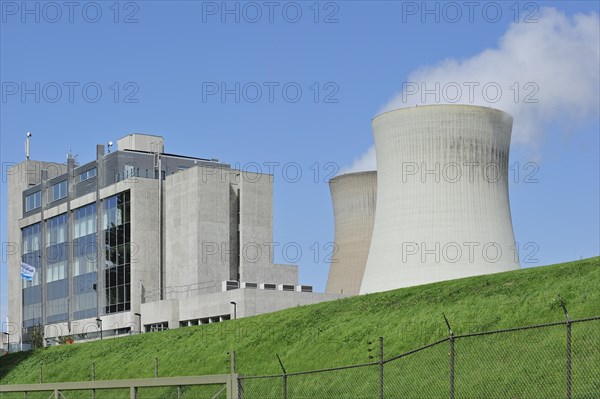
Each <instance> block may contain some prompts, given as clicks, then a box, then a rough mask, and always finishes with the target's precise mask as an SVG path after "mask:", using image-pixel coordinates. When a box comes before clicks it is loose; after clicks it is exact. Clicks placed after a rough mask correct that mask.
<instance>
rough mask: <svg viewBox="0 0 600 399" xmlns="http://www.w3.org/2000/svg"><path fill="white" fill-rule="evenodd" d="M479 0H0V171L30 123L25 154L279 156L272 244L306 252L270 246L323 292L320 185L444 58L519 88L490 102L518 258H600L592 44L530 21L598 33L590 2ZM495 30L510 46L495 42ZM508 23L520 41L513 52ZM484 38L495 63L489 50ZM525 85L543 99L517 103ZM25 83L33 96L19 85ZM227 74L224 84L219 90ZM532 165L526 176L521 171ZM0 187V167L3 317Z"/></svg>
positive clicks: (18, 154)
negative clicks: (138, 136)
mask: <svg viewBox="0 0 600 399" xmlns="http://www.w3.org/2000/svg"><path fill="white" fill-rule="evenodd" d="M475 3H476V6H475V8H474V9H473V10H472V11H473V12H472V14H471V15H469V14H470V13H469V9H468V8H467V6H466V5H465V2H455V3H453V4H455V5H458V9H459V11H460V15H459V14H457V13H456V12H457V9H456V8H454V9H453V8H448V6H445V4H446V3H443V2H429V3H427V7H430V9H431V10H436V7H437V10H439V11H438V14H437V15H436V14H435V11H434V14H431V13H427V10H424V9H421V7H423V6H422V4H423V3H422V2H366V1H347V2H346V1H344V2H319V3H315V2H312V1H310V2H273V3H269V4H272V5H271V6H269V5H265V4H266V3H264V2H255V3H253V2H250V3H247V2H245V3H239V2H227V3H226V5H224V3H222V2H200V1H197V2H195V1H169V2H166V1H138V2H118V3H115V2H114V1H110V2H103V1H99V2H74V3H73V4H74V5H73V8H72V9H69V8H68V7H67V6H65V5H64V3H63V2H56V3H52V2H50V3H47V2H46V3H41V2H35V1H29V2H24V3H23V2H20V1H19V2H11V1H1V2H0V5H1V10H2V20H1V24H0V81H1V82H2V98H1V100H0V106H1V110H0V144H1V146H0V147H1V148H0V157H1V162H2V164H3V174H4V171H5V167H4V165H7V164H10V163H13V162H20V161H21V160H23V159H24V155H23V141H24V137H25V133H26V132H27V131H31V132H32V133H33V140H32V150H31V154H32V158H33V159H37V160H47V161H55V162H64V161H65V157H66V154H67V153H68V152H69V150H72V152H73V153H75V154H77V155H78V160H79V161H80V162H81V163H85V162H87V161H89V160H92V159H93V157H94V154H95V144H97V143H107V142H108V141H109V140H113V141H116V139H118V138H119V137H121V136H123V135H126V134H129V133H132V132H143V133H150V134H157V135H162V136H164V138H165V144H166V146H165V148H166V151H167V152H170V153H179V154H185V155H192V156H199V157H207V158H218V159H220V160H222V161H224V162H227V163H230V164H232V165H234V166H235V165H238V166H241V167H242V168H246V169H248V170H253V169H252V168H253V166H252V165H254V163H258V164H259V165H261V167H262V168H263V171H264V172H267V167H268V166H267V165H269V163H272V162H276V163H279V164H278V166H276V167H275V173H274V175H275V183H274V241H275V242H278V243H280V246H279V248H282V247H283V246H284V245H285V244H287V243H297V247H299V248H301V249H302V254H301V256H300V257H299V259H296V258H298V256H296V255H295V254H294V253H293V251H290V252H289V253H288V254H287V255H286V254H285V253H283V252H282V251H281V250H277V249H276V251H275V260H276V261H277V262H280V263H287V262H288V261H290V260H291V261H295V263H297V264H298V265H299V266H300V280H301V283H303V284H312V285H314V286H315V288H316V289H317V290H319V291H322V290H323V289H324V287H325V282H326V279H327V273H328V269H329V264H328V262H327V257H328V250H326V249H325V248H327V243H329V242H331V241H332V240H333V213H332V208H331V200H330V195H329V188H328V185H327V183H326V181H327V178H328V177H331V175H332V174H333V173H337V172H338V171H339V170H349V169H357V168H358V169H360V168H361V160H364V159H365V158H366V161H365V162H364V163H363V167H364V164H366V165H369V162H372V161H370V160H369V159H368V158H369V155H368V150H369V148H370V147H371V146H372V145H373V138H372V132H371V128H370V122H371V118H372V117H373V116H374V115H375V114H377V113H378V112H379V111H381V110H382V109H384V108H385V107H386V106H389V104H393V106H398V102H397V101H395V102H394V98H395V97H396V96H397V95H398V94H399V93H400V92H401V91H402V89H403V87H405V84H404V85H403V83H405V82H407V81H409V79H413V80H414V79H417V78H419V79H424V78H423V76H438V75H439V74H440V73H441V74H443V73H445V71H446V69H444V68H448V70H452V71H453V73H454V75H453V76H461V79H464V80H469V81H478V82H480V83H481V84H485V83H486V82H489V81H493V80H494V79H495V76H498V81H500V80H501V81H502V84H503V85H504V84H506V85H508V83H507V82H510V81H511V79H512V78H513V77H514V76H513V75H511V73H514V74H516V76H517V78H516V79H515V81H516V82H518V86H519V88H520V89H521V92H520V94H519V96H518V101H512V103H513V104H509V103H510V102H507V101H506V99H507V98H509V96H512V95H513V94H514V91H511V89H509V87H508V86H506V87H504V94H503V96H504V97H503V98H502V101H500V102H499V103H498V104H499V105H502V106H498V105H496V106H497V107H498V108H501V109H502V108H506V107H508V108H509V109H507V111H509V112H511V113H514V114H515V129H517V128H518V129H519V132H517V131H515V133H514V134H513V145H512V148H511V160H510V163H511V165H512V168H513V171H517V170H518V171H519V172H520V173H519V175H518V176H517V175H516V174H514V175H513V177H512V178H511V185H510V204H511V210H512V217H513V225H514V229H515V235H516V239H517V241H518V242H519V243H521V244H520V246H521V248H523V247H524V245H525V244H526V243H535V247H529V248H535V252H536V253H535V254H532V253H531V250H530V251H529V253H527V252H526V251H523V253H522V256H521V258H522V259H521V260H522V262H523V257H524V256H526V255H529V261H528V262H523V263H522V266H523V267H532V266H540V265H546V264H551V263H556V262H562V261H569V260H574V259H579V258H580V257H590V256H595V255H598V254H599V252H600V248H599V246H600V244H599V240H600V233H599V226H600V216H599V210H598V208H599V202H600V200H599V182H600V177H599V169H600V159H599V153H600V149H599V147H600V143H599V123H598V106H599V105H598V104H599V102H598V101H599V99H598V95H599V94H598V93H599V87H598V78H597V75H594V74H593V73H592V76H591V77H590V76H588V75H587V74H586V73H589V71H587V70H583V71H582V70H581V69H580V68H581V65H584V66H590V65H591V66H592V67H595V70H596V72H597V70H598V67H599V65H600V64H599V60H598V55H597V52H596V53H594V52H593V51H592V52H589V51H587V47H586V45H587V46H589V45H590V43H589V42H588V43H583V44H582V46H579V45H578V44H577V43H578V42H579V41H585V37H584V36H585V35H582V34H581V31H579V30H577V29H575V28H573V29H571V28H572V27H571V28H570V27H569V26H567V27H563V28H564V30H560V29H559V30H557V29H555V28H554V26H553V25H548V26H549V27H550V28H549V31H552V32H554V31H558V32H559V33H560V35H557V36H552V32H550V33H548V32H546V34H544V33H543V29H542V27H543V25H544V24H543V21H544V19H543V18H546V17H548V15H549V14H548V10H545V7H551V8H554V9H556V12H557V13H558V17H557V15H556V14H552V15H554V17H553V18H555V20H554V21H558V22H556V23H557V24H559V25H560V24H561V23H564V21H567V22H566V25H573V26H574V25H577V24H578V23H579V22H581V21H579V20H578V17H577V15H578V14H585V15H587V16H588V18H589V19H590V20H591V23H590V21H588V22H587V25H586V24H582V26H583V28H582V29H583V30H585V29H586V28H587V29H591V36H592V37H593V36H594V34H595V35H596V37H597V36H598V35H597V33H596V32H597V29H598V28H597V18H598V15H597V14H598V11H599V10H598V8H599V5H598V4H599V3H598V2H595V1H588V2H576V1H568V2H567V1H565V2H551V1H548V2H522V3H513V2H481V3H480V2H475ZM24 7H27V9H25V8H24ZM225 7H227V9H225ZM269 7H272V8H269ZM28 10H29V11H28ZM228 10H230V11H231V10H233V13H230V12H228ZM236 10H237V11H236ZM258 10H260V14H258V13H257V12H258ZM484 10H485V12H484ZM497 12H499V13H500V14H498V13H497ZM236 13H237V15H236ZM593 13H595V14H593ZM552 15H551V16H550V17H552ZM550 17H548V18H550ZM561 18H562V19H561ZM236 19H237V20H236ZM436 19H437V20H436ZM535 20H537V22H536V21H535ZM561 21H562V22H561ZM578 21H579V22H578ZM594 21H596V22H595V23H594ZM577 26H579V27H581V26H580V25H577ZM590 26H591V28H590ZM507 32H510V35H508V36H510V37H512V38H513V39H512V40H513V41H512V43H513V47H510V46H509V45H507V48H509V49H508V50H506V48H504V50H506V51H502V48H503V47H502V44H501V40H502V38H503V37H505V36H506V35H507ZM540 32H541V33H540ZM588 33H590V32H589V31H588ZM521 35H522V36H521ZM515 37H516V40H515ZM521 37H524V38H525V37H527V38H532V40H531V41H527V40H523V48H520V49H519V48H517V49H515V44H514V43H517V44H518V43H520V42H521V41H520V38H521ZM562 37H565V38H566V39H565V40H567V42H561V40H562V39H561V38H562ZM554 40H556V41H557V43H554ZM507 41H510V40H507ZM559 42H560V43H559ZM593 45H595V42H593V41H592V46H593ZM517 47H518V46H517ZM494 49H500V51H499V52H498V53H499V54H500V58H501V57H502V56H503V57H504V60H505V62H507V63H506V65H503V64H502V63H498V62H485V60H486V58H485V57H487V55H488V54H489V51H493V50H494ZM511 49H512V50H511ZM563 49H574V50H573V53H571V52H568V51H567V50H565V52H562V50H563ZM513 50H514V51H513ZM511 51H512V52H511ZM569 51H570V50H569ZM577 51H579V52H577ZM514 53H516V54H517V55H516V56H515V55H514ZM529 54H531V60H532V62H530V63H527V62H525V64H527V65H528V66H527V67H526V68H524V69H525V72H528V73H530V75H527V73H525V72H523V69H522V68H516V69H517V70H516V71H513V72H510V73H508V74H507V73H503V71H506V70H507V68H508V65H509V64H510V65H512V64H513V63H511V62H508V61H511V60H510V59H508V61H507V60H506V59H507V58H510V57H516V58H518V57H519V56H522V57H523V59H524V60H525V61H527V60H528V59H529V58H528V57H529ZM552 54H556V56H552ZM482 59H483V60H484V61H481V60H482ZM492 59H494V57H492ZM452 60H454V61H452ZM479 61H481V62H479ZM515 61H517V60H516V59H515ZM445 62H446V63H445ZM461 63H462V64H461ZM457 65H458V66H457ZM473 65H475V66H477V68H475V67H472V66H473ZM428 68H429V69H428ZM431 68H433V69H431ZM435 68H437V69H435ZM592 69H593V68H592ZM521 72H523V75H519V73H521ZM436 74H437V75H436ZM470 74H471V75H470ZM485 79H487V80H485ZM521 79H522V80H521ZM532 82H533V83H534V84H536V85H537V88H538V90H539V100H540V101H539V102H538V103H536V104H529V103H528V104H521V103H523V98H524V97H523V96H524V94H527V93H528V90H530V91H529V92H533V91H531V90H533V89H532V86H528V87H525V85H526V84H527V83H532ZM36 84H39V89H36V87H38V86H36ZM236 84H237V85H239V86H236ZM23 85H24V86H23ZM57 87H60V88H61V92H60V93H59V92H58V91H57V90H56V88H57ZM69 87H71V88H72V90H73V91H72V93H69ZM237 87H239V90H237V93H236V88H237ZM257 87H258V88H260V90H261V92H260V94H258V91H257ZM23 88H26V89H29V90H33V93H34V94H27V95H25V96H22V94H23V92H22V89H23ZM84 88H85V90H84ZM98 88H99V89H100V90H101V94H98V92H97V90H98ZM223 88H225V89H226V90H229V92H227V93H229V94H226V95H225V96H224V97H223V96H222V95H221V94H222V89H223ZM270 88H272V90H273V91H272V92H270V91H269V90H270ZM534 88H535V87H534ZM215 90H216V91H217V92H216V93H215ZM298 90H300V91H301V94H300V95H299V94H298V93H299V91H298ZM36 92H37V94H38V95H39V102H38V101H36V100H37V99H36ZM71 94H72V95H71ZM117 94H118V96H117ZM236 94H237V95H238V97H239V98H236ZM270 95H271V96H270ZM117 97H118V98H117ZM396 99H397V97H396ZM583 100H585V101H583ZM578 101H583V104H582V102H578ZM462 102H463V103H464V102H465V101H462ZM515 103H518V104H517V105H515ZM507 104H508V105H507ZM400 105H401V104H400ZM489 105H490V106H495V104H489ZM521 105H522V106H523V107H525V108H523V107H521ZM365 154H367V155H365ZM528 162H534V163H535V164H534V167H531V166H528V164H527V163H528ZM286 165H287V167H286V168H284V166H286ZM298 166H299V167H300V170H301V172H302V175H301V177H297V176H296V172H297V169H298ZM285 171H287V174H286V173H285ZM513 173H514V172H513ZM528 173H534V175H533V176H530V177H531V178H530V179H526V176H527V174H528ZM535 180H537V181H535ZM6 189H7V187H6V183H5V179H4V176H3V180H2V185H1V186H0V190H1V196H0V205H1V206H0V227H1V230H0V232H1V237H0V238H1V241H2V243H3V248H2V251H3V259H2V265H1V271H0V305H1V307H0V317H2V320H3V318H4V315H6V302H7V299H6V298H7V296H6V290H7V277H6V276H7V274H6V267H7V266H6V262H5V259H4V257H5V256H4V251H5V244H4V243H6V242H7V240H8V237H7V235H6V211H7V209H6ZM314 243H317V245H316V246H315V245H314ZM294 245H295V244H294ZM317 247H319V248H320V250H319V251H318V253H317V252H316V248H317Z"/></svg>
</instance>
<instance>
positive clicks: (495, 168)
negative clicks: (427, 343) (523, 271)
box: [360, 105, 520, 294]
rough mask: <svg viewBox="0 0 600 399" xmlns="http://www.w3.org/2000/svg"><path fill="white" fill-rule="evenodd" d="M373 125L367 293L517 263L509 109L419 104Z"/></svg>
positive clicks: (486, 271)
mask: <svg viewBox="0 0 600 399" xmlns="http://www.w3.org/2000/svg"><path fill="white" fill-rule="evenodd" d="M372 125H373V132H374V138H375V149H376V154H377V209H376V214H375V223H374V227H373V236H372V239H371V246H370V249H369V256H368V260H367V265H366V268H365V272H364V277H363V281H362V285H361V288H360V293H361V294H364V293H372V292H379V291H386V290H391V289H396V288H400V287H407V286H414V285H419V284H427V283H431V282H435V281H442V280H450V279H456V278H461V277H468V276H474V275H481V274H489V273H496V272H502V271H508V270H514V269H518V268H519V267H520V265H519V260H518V253H517V249H516V248H515V239H514V233H513V228H512V220H511V214H510V206H509V199H508V159H509V146H510V136H511V130H512V117H511V116H510V115H508V114H507V113H505V112H502V111H499V110H496V109H491V108H485V107H479V106H470V105H433V106H419V107H414V108H405V109H399V110H395V111H390V112H386V113H383V114H380V115H378V116H377V117H375V118H374V119H373V122H372Z"/></svg>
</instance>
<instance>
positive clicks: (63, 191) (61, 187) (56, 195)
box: [48, 180, 67, 202]
mask: <svg viewBox="0 0 600 399" xmlns="http://www.w3.org/2000/svg"><path fill="white" fill-rule="evenodd" d="M49 195H50V200H49V201H48V202H52V201H57V200H59V199H61V198H65V197H66V196H67V181H66V180H63V181H61V182H60V183H56V184H55V185H53V186H51V187H50V191H49Z"/></svg>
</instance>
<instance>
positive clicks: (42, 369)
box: [40, 363, 44, 384]
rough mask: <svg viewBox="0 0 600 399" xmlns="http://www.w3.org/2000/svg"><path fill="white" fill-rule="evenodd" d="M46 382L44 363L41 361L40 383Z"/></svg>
mask: <svg viewBox="0 0 600 399" xmlns="http://www.w3.org/2000/svg"><path fill="white" fill-rule="evenodd" d="M43 383H44V363H40V384H43Z"/></svg>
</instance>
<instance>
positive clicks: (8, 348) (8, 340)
mask: <svg viewBox="0 0 600 399" xmlns="http://www.w3.org/2000/svg"><path fill="white" fill-rule="evenodd" d="M2 334H4V335H6V353H10V333H8V332H3V333H2Z"/></svg>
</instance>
